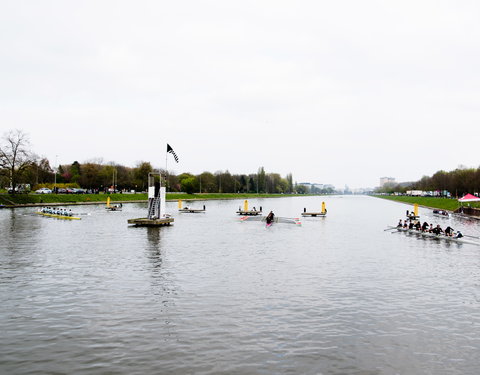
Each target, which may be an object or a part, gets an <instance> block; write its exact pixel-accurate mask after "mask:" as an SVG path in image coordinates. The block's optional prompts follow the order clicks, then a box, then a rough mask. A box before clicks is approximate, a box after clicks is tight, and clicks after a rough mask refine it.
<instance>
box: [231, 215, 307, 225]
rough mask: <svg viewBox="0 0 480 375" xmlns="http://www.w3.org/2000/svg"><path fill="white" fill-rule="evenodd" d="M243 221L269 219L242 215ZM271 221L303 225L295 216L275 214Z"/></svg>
mask: <svg viewBox="0 0 480 375" xmlns="http://www.w3.org/2000/svg"><path fill="white" fill-rule="evenodd" d="M240 220H241V221H247V220H248V221H267V218H266V217H263V216H262V217H260V216H242V217H241V218H240ZM271 223H281V224H296V225H302V223H301V221H300V220H299V219H298V218H293V217H279V216H275V217H274V218H273V220H272V222H271Z"/></svg>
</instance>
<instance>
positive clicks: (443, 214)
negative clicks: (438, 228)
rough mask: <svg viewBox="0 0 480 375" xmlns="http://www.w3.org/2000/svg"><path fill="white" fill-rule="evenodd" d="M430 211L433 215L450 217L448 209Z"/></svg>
mask: <svg viewBox="0 0 480 375" xmlns="http://www.w3.org/2000/svg"><path fill="white" fill-rule="evenodd" d="M432 213H433V214H434V215H435V216H440V217H445V218H447V219H448V218H450V213H449V212H448V211H445V210H433V211H432Z"/></svg>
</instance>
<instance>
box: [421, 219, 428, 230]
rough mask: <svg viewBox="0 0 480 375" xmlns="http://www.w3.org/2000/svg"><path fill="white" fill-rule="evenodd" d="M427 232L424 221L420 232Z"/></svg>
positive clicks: (426, 225)
mask: <svg viewBox="0 0 480 375" xmlns="http://www.w3.org/2000/svg"><path fill="white" fill-rule="evenodd" d="M427 230H428V223H427V222H426V221H424V222H423V225H422V232H426V231H427Z"/></svg>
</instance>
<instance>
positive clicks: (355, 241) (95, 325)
mask: <svg viewBox="0 0 480 375" xmlns="http://www.w3.org/2000/svg"><path fill="white" fill-rule="evenodd" d="M323 200H326V202H327V207H328V216H327V217H326V218H320V219H314V218H305V219H302V226H294V225H274V226H272V227H271V228H269V229H266V228H265V226H264V225H261V223H258V222H239V220H238V217H237V216H235V211H236V209H237V208H238V206H239V205H242V204H243V201H242V200H240V201H221V202H208V211H207V212H206V213H204V214H202V216H194V215H177V216H176V217H175V225H174V226H171V227H163V228H135V229H131V228H130V227H128V225H127V219H128V218H131V217H141V216H142V215H144V213H145V205H125V209H124V210H123V211H121V212H117V213H114V214H112V213H106V212H105V210H103V209H97V208H95V207H85V209H84V210H85V211H87V213H90V215H88V216H85V217H82V220H81V221H79V222H64V221H59V220H50V219H48V218H42V217H38V216H36V215H31V214H30V213H29V211H28V210H26V209H25V210H15V211H11V212H0V223H1V225H0V235H1V238H2V241H1V243H0V283H1V286H2V287H1V288H0V299H1V300H2V307H1V308H0V329H1V331H2V346H1V347H0V358H1V359H0V372H2V373H54V372H58V373H66V372H74V373H76V374H92V373H93V374H101V373H106V372H110V373H215V372H217V373H265V374H267V373H268V374H270V373H276V374H278V373H305V374H316V373H332V374H335V373H337V374H344V373H365V374H375V373H382V374H383V373H426V372H428V373H436V374H441V373H462V374H469V373H472V374H473V373H475V371H477V369H478V366H479V365H480V363H479V362H480V361H479V360H478V359H477V357H478V356H477V353H478V351H479V350H480V340H478V338H477V337H476V333H477V332H476V331H475V327H477V326H480V316H479V315H478V310H479V309H480V302H479V299H480V298H479V292H478V289H479V288H478V280H479V279H480V257H479V256H478V254H479V251H480V249H479V248H476V247H474V246H469V245H461V244H456V243H455V244H454V243H448V242H446V241H443V242H439V241H434V240H431V239H425V238H422V237H420V238H419V237H417V236H409V235H405V234H402V233H395V234H390V233H389V232H384V231H383V229H385V228H386V226H387V225H395V224H396V223H397V222H398V217H399V216H403V214H404V212H405V210H406V206H402V205H400V204H397V203H393V202H389V201H383V200H379V199H373V198H367V197H343V198H338V197H298V198H282V199H272V200H267V199H263V200H256V201H255V202H253V201H252V202H250V204H251V205H252V206H253V205H255V206H257V207H258V206H260V205H261V206H263V207H264V210H265V211H266V210H268V209H273V210H274V211H275V212H276V213H277V214H278V216H286V217H298V216H299V214H300V213H301V212H302V210H303V207H317V206H320V205H321V201H323ZM201 205H203V203H199V206H201ZM175 207H176V204H175V203H173V204H171V207H170V212H175ZM408 208H410V207H408ZM427 214H428V212H427V211H426V210H422V209H420V215H427ZM432 221H433V219H432ZM452 223H453V224H454V225H452V226H454V227H455V228H456V229H461V230H463V231H465V233H474V232H475V231H476V230H478V228H477V227H476V226H475V225H473V224H471V223H469V224H466V223H464V222H463V221H456V220H455V219H452ZM472 327H473V328H472ZM477 336H478V335H477ZM132 369H134V370H132Z"/></svg>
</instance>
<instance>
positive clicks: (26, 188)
mask: <svg viewBox="0 0 480 375" xmlns="http://www.w3.org/2000/svg"><path fill="white" fill-rule="evenodd" d="M7 192H8V193H9V194H12V193H13V187H11V186H10V187H9V188H8V189H7ZM28 192H30V184H17V186H16V187H15V193H28Z"/></svg>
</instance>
